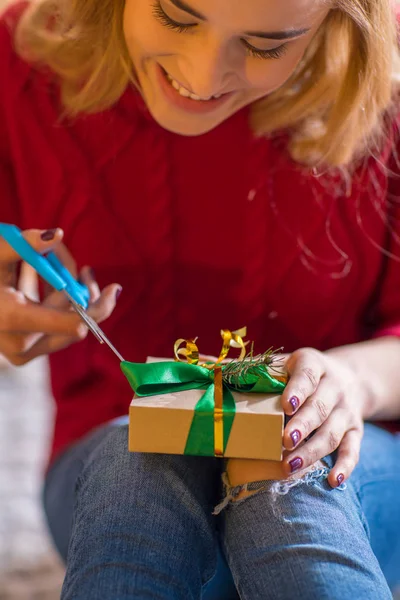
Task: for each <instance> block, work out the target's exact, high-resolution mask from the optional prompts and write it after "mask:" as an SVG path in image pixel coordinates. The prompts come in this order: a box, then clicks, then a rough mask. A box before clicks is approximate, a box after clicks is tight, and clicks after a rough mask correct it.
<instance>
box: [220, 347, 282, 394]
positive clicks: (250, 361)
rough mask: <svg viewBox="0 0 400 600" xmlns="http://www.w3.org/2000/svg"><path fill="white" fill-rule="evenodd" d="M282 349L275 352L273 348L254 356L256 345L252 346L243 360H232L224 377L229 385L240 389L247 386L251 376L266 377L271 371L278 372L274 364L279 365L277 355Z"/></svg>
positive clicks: (226, 366) (225, 368) (225, 369)
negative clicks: (244, 385)
mask: <svg viewBox="0 0 400 600" xmlns="http://www.w3.org/2000/svg"><path fill="white" fill-rule="evenodd" d="M281 351H282V348H278V349H276V350H274V349H273V348H272V346H271V347H270V348H268V350H266V351H265V352H263V353H262V354H254V344H253V343H252V344H251V348H250V351H249V352H248V353H247V354H246V356H245V357H244V358H243V359H242V360H235V359H233V360H231V362H229V363H228V364H227V365H225V366H224V369H223V371H222V376H223V379H224V381H226V383H228V384H229V385H232V386H235V387H240V386H241V385H243V384H246V379H248V378H249V376H251V375H252V376H253V377H254V376H257V377H264V376H265V375H266V374H269V370H277V369H276V367H274V366H273V363H274V362H275V364H276V363H277V358H278V357H277V354H278V353H279V352H281Z"/></svg>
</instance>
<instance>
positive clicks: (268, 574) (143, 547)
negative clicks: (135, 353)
mask: <svg viewBox="0 0 400 600" xmlns="http://www.w3.org/2000/svg"><path fill="white" fill-rule="evenodd" d="M325 460H326V461H327V463H328V465H330V466H331V465H332V461H333V459H332V457H327V458H326V459H325ZM399 464H400V437H398V436H394V435H391V434H389V433H387V432H385V431H383V430H380V429H378V428H377V427H374V426H372V425H367V426H366V429H365V435H364V440H363V445H362V451H361V456H360V462H359V464H358V466H357V468H356V470H355V471H354V473H353V475H352V476H351V478H350V480H349V481H348V483H347V486H346V489H341V490H337V489H335V490H333V489H331V488H330V486H329V485H328V483H327V482H326V473H327V470H325V469H322V470H320V471H317V472H315V473H314V474H313V475H308V476H307V477H306V478H303V480H300V482H299V483H297V484H296V485H295V486H294V487H289V488H287V487H286V488H285V486H283V487H282V485H281V484H280V485H279V486H278V487H276V484H275V482H262V483H260V484H258V488H259V489H258V491H257V493H255V494H254V495H252V496H250V497H248V498H246V499H244V500H239V501H235V495H237V490H232V489H228V490H227V492H228V496H229V495H230V496H232V498H230V499H229V500H230V501H229V502H226V501H225V502H223V505H220V507H219V509H218V510H217V511H216V512H218V511H219V510H220V509H222V510H220V512H219V514H218V515H217V516H216V515H213V511H215V506H216V505H218V504H220V503H221V500H222V498H223V495H224V494H223V489H222V485H221V475H222V472H223V470H224V461H222V460H220V459H213V458H196V457H188V456H172V455H152V454H130V453H128V452H127V427H126V426H123V425H118V426H117V425H108V426H105V427H103V428H101V429H99V430H97V431H95V432H93V433H92V434H90V435H89V436H88V437H87V438H86V439H84V440H82V441H81V442H79V443H78V444H75V445H74V446H73V447H71V448H70V449H69V450H68V451H67V452H66V453H65V454H64V455H63V456H62V457H61V458H59V459H58V461H57V462H56V463H55V464H54V465H53V467H52V468H51V470H50V471H49V473H48V476H47V480H46V484H45V489H44V503H45V509H46V514H47V518H48V522H49V527H50V530H51V532H52V534H53V537H54V540H55V544H56V546H57V547H58V549H59V551H60V553H61V555H62V556H63V557H64V558H65V559H66V561H67V574H66V578H65V582H64V586H63V591H62V595H61V599H62V600H72V599H74V600H103V599H105V598H107V599H108V598H110V599H111V598H112V599H113V600H128V599H131V598H134V599H135V600H141V599H146V598H149V599H153V600H175V599H176V600H178V599H182V600H190V599H200V598H203V599H204V600H217V599H219V600H233V599H236V598H238V597H240V598H242V599H245V600H269V599H271V600H280V599H282V600H293V599H294V598H296V599H297V600H310V599H314V598H315V599H317V598H318V600H320V599H326V600H336V599H338V600H339V599H340V600H354V599H358V598H362V599H363V600H385V599H390V598H392V595H391V592H390V589H389V586H393V587H395V586H396V585H398V584H399V583H400V572H399V571H400V569H399V566H400V470H399ZM274 486H275V488H274ZM256 487H257V486H256ZM282 492H287V493H282ZM224 505H226V506H224ZM226 563H227V564H228V565H229V570H228V569H227V567H226ZM232 580H233V581H232ZM233 582H234V585H233ZM235 588H236V589H235Z"/></svg>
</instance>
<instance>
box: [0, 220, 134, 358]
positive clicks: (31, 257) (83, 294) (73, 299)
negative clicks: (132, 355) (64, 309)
mask: <svg viewBox="0 0 400 600" xmlns="http://www.w3.org/2000/svg"><path fill="white" fill-rule="evenodd" d="M0 236H1V237H2V238H4V239H5V240H6V242H8V243H9V244H10V246H11V247H12V248H13V249H14V250H15V252H17V254H18V255H19V256H20V257H21V258H22V259H23V260H24V261H25V262H26V263H28V264H29V265H30V266H31V267H33V268H34V269H35V271H36V272H37V273H38V274H39V275H40V276H41V277H42V278H43V279H44V280H45V281H47V283H48V284H49V285H51V287H53V288H55V289H56V290H57V291H59V292H63V293H64V294H65V296H66V297H67V298H68V300H69V301H70V303H71V304H72V306H73V307H74V309H75V310H76V312H77V313H78V315H79V316H80V317H81V319H82V320H83V321H84V322H85V323H86V325H87V327H88V328H89V329H90V331H91V332H92V333H93V335H94V336H95V337H96V338H97V339H98V341H99V342H100V344H104V343H105V344H107V346H108V347H109V348H110V349H111V350H112V351H113V352H114V354H115V355H116V356H118V358H119V360H120V361H123V360H124V359H123V357H122V356H121V354H120V353H119V352H118V350H117V349H116V348H115V346H113V344H112V343H111V342H110V340H109V339H108V337H107V336H106V335H105V333H104V331H103V330H102V329H101V328H100V327H99V326H98V324H97V323H96V321H95V320H94V319H92V317H90V316H89V315H88V314H87V312H86V309H87V308H88V305H89V297H90V293H89V290H88V288H87V286H86V285H83V284H81V283H79V281H77V280H76V279H75V278H74V277H73V276H72V275H71V273H70V272H69V271H68V269H67V268H66V267H65V266H64V265H63V264H62V262H61V261H60V260H59V259H58V258H57V256H56V255H55V254H54V252H49V253H48V254H46V255H42V254H39V253H38V252H36V250H35V249H34V248H33V247H32V246H31V245H30V244H29V242H27V241H26V239H25V238H24V237H23V235H22V231H21V230H20V229H19V228H18V227H17V226H16V225H11V224H9V223H0Z"/></svg>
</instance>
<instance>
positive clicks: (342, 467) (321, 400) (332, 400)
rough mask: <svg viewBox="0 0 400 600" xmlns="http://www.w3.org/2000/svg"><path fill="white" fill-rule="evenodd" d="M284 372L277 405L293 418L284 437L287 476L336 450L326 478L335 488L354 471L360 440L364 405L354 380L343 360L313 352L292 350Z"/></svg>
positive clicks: (302, 349) (309, 350) (353, 375)
mask: <svg viewBox="0 0 400 600" xmlns="http://www.w3.org/2000/svg"><path fill="white" fill-rule="evenodd" d="M285 366H286V370H287V372H288V374H289V377H290V378H289V381H288V383H287V386H286V388H285V391H284V392H283V394H282V405H283V409H284V411H285V413H286V414H287V415H289V416H292V415H293V417H292V418H291V419H290V421H289V423H288V424H287V426H286V428H285V431H284V438H283V443H284V446H285V448H286V450H288V451H289V454H287V453H286V456H285V458H284V461H283V468H284V470H285V472H286V473H287V474H288V475H290V474H292V473H295V472H299V471H301V470H302V469H305V468H307V467H310V466H312V465H313V464H314V463H315V462H316V461H318V460H319V459H321V458H323V457H324V456H326V455H328V454H330V453H331V452H333V451H334V450H336V449H337V450H338V454H337V460H336V464H335V465H334V467H333V468H332V470H331V472H330V474H329V477H328V481H329V483H330V485H331V486H332V487H337V486H338V485H340V484H341V483H342V482H343V481H345V480H346V479H347V478H348V477H349V475H350V474H351V472H352V471H353V469H354V467H355V466H356V464H357V462H358V457H359V452H360V445H361V439H362V435H363V405H362V404H363V402H362V394H361V393H360V389H359V386H358V385H357V383H358V382H357V378H356V375H355V374H354V372H352V370H351V368H350V367H349V366H348V365H347V364H345V363H344V362H343V361H342V360H340V359H338V358H335V357H334V356H332V355H330V354H329V353H323V352H319V351H318V350H314V349H313V348H301V349H300V350H296V351H295V352H293V353H292V354H290V355H289V357H288V358H287V360H286V364H285ZM316 430H317V431H316ZM314 431H315V434H314V435H313V436H312V437H311V438H310V439H309V440H308V441H306V442H305V443H302V442H304V440H305V439H306V438H307V437H308V436H309V435H310V434H311V433H313V432H314Z"/></svg>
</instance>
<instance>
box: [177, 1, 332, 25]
mask: <svg viewBox="0 0 400 600" xmlns="http://www.w3.org/2000/svg"><path fill="white" fill-rule="evenodd" d="M185 3H186V4H187V5H189V6H190V7H191V8H193V9H195V10H196V11H197V12H199V13H201V14H203V15H204V16H205V17H206V18H207V19H209V20H210V21H214V22H216V23H217V22H218V24H219V25H225V27H227V28H232V29H238V30H242V29H252V30H260V29H268V30H270V31H273V30H282V29H290V28H291V27H293V28H296V29H297V28H302V27H312V26H313V24H314V23H317V22H319V21H320V20H321V19H322V18H323V17H324V16H325V15H326V14H327V12H328V10H329V8H330V6H331V5H332V2H330V1H329V0H185Z"/></svg>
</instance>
